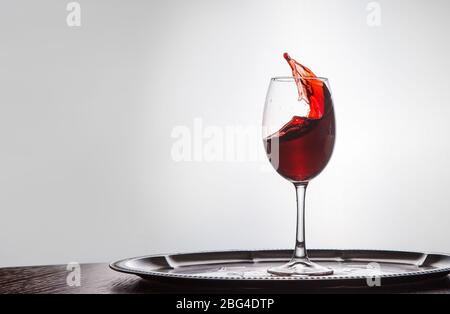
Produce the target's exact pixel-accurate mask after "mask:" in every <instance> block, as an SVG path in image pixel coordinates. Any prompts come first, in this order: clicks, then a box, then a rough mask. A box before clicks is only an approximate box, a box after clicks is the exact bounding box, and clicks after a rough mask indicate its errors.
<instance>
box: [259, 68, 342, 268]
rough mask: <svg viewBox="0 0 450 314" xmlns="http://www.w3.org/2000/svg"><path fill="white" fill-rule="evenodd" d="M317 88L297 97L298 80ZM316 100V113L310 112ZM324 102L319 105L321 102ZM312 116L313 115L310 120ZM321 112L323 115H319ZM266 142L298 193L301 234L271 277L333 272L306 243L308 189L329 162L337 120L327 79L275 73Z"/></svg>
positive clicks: (275, 162)
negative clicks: (313, 259) (312, 257)
mask: <svg viewBox="0 0 450 314" xmlns="http://www.w3.org/2000/svg"><path fill="white" fill-rule="evenodd" d="M300 82H301V83H302V84H306V85H305V86H309V87H311V86H313V87H314V88H313V89H311V88H309V90H310V91H314V90H315V91H316V92H317V91H319V94H320V95H315V96H317V97H316V99H312V100H311V101H310V102H309V103H308V100H307V99H308V98H304V99H301V98H299V97H298V90H297V87H298V84H299V83H300ZM313 101H314V105H315V106H316V107H315V108H316V109H317V108H320V111H321V112H319V113H320V114H319V115H318V111H317V110H315V112H314V115H311V113H312V110H313V109H314V108H313V107H312V105H313ZM318 102H320V103H318ZM312 116H313V118H312ZM319 116H320V118H318V117H319ZM263 139H264V140H263V141H264V146H265V149H266V153H267V156H268V158H269V161H270V162H271V164H272V166H273V167H274V168H275V170H276V171H277V172H278V173H279V174H280V175H281V176H282V177H284V178H285V179H287V180H289V181H290V182H292V183H293V184H294V186H295V190H296V193H297V235H296V241H295V249H294V254H293V256H292V258H291V260H290V261H289V262H288V263H287V264H284V265H281V266H277V267H273V268H270V269H268V272H269V273H270V274H273V275H281V276H291V275H314V276H319V275H331V274H332V273H333V270H331V269H329V268H326V267H324V266H321V265H318V264H316V263H314V262H311V261H310V260H309V258H308V254H307V250H306V242H305V193H306V187H307V186H308V183H309V181H310V180H311V179H313V178H314V177H316V176H317V175H318V174H319V173H320V172H321V171H322V170H323V169H324V168H325V166H326V165H327V163H328V161H329V160H330V158H331V154H332V152H333V147H334V141H335V118H334V109H333V101H332V98H331V92H330V88H329V83H328V80H327V79H326V78H320V77H275V78H272V79H271V81H270V85H269V89H268V92H267V97H266V102H265V106H264V117H263Z"/></svg>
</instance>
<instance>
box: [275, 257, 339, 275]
mask: <svg viewBox="0 0 450 314" xmlns="http://www.w3.org/2000/svg"><path fill="white" fill-rule="evenodd" d="M267 272H268V273H269V274H272V275H277V276H327V275H332V274H333V270H332V269H330V268H327V267H324V266H321V265H319V264H316V263H313V262H311V261H310V260H309V259H308V258H306V259H298V258H297V259H292V260H291V261H290V262H289V263H286V264H284V265H281V266H277V267H272V268H269V269H268V270H267Z"/></svg>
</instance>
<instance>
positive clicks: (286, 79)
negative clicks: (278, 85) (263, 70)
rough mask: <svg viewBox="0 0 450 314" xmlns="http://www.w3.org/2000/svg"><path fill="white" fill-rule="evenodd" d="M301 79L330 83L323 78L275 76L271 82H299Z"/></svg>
mask: <svg viewBox="0 0 450 314" xmlns="http://www.w3.org/2000/svg"><path fill="white" fill-rule="evenodd" d="M299 79H304V80H317V81H323V82H328V78H326V77H321V76H303V77H301V76H275V77H272V78H271V79H270V80H271V81H275V82H291V81H295V80H299Z"/></svg>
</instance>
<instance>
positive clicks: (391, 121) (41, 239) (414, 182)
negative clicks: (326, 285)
mask: <svg viewBox="0 0 450 314" xmlns="http://www.w3.org/2000/svg"><path fill="white" fill-rule="evenodd" d="M68 2H69V1H61V0H53V1H50V0H40V1H31V0H27V1H21V0H20V1H18V0H14V1H12V0H10V1H2V2H1V7H0V45H1V46H0V211H1V216H0V266H12V265H28V264H56V263H67V262H70V261H78V262H94V261H98V262H109V261H112V260H115V259H118V258H124V257H129V256H136V255H144V254H151V253H162V252H176V251H195V250H218V249H236V248H244V249H247V248H249V249H250V248H282V247H283V248H284V247H286V248H290V247H291V246H292V245H293V237H294V227H295V226H294V223H295V210H294V206H295V205H294V202H295V196H294V189H293V188H292V187H291V185H290V184H289V183H288V182H287V181H285V180H283V179H282V178H281V177H279V176H278V175H277V174H276V173H275V172H274V171H269V172H267V171H266V172H264V171H261V167H260V166H261V162H259V163H258V162H255V161H247V162H210V163H205V162H174V161H173V160H172V157H171V148H172V145H173V144H174V141H175V140H174V139H173V138H171V136H170V135H171V132H172V130H173V129H174V127H176V126H177V125H185V126H188V127H192V125H193V121H194V119H195V118H201V119H202V121H203V124H204V125H213V126H219V127H223V126H227V125H244V126H248V125H250V126H251V125H253V126H259V125H260V123H261V118H262V110H263V104H264V98H265V93H266V89H267V86H268V83H269V78H270V77H271V76H275V75H289V74H290V72H289V68H288V65H287V64H286V63H285V61H284V60H283V59H282V53H283V52H284V51H288V52H289V53H290V54H291V55H292V56H293V57H294V58H296V59H298V60H299V61H300V62H302V63H303V64H305V65H307V66H309V67H310V68H312V69H313V70H314V71H315V72H316V74H318V75H321V76H326V77H328V78H329V79H330V83H331V87H332V91H333V95H334V100H335V109H336V114H337V143H336V148H335V152H334V155H333V157H332V160H331V162H330V164H329V165H328V167H327V169H325V171H324V172H323V173H322V174H321V175H320V176H319V177H318V178H317V179H315V180H314V181H313V182H312V183H311V184H310V187H309V190H308V195H307V223H308V225H307V241H308V245H309V247H311V248H313V247H314V248H373V249H401V250H423V251H440V252H450V243H449V241H448V239H449V236H450V229H449V219H450V210H449V207H450V197H449V192H448V189H449V186H450V170H449V163H450V161H449V155H450V141H449V140H448V134H449V129H448V128H449V121H450V120H449V119H450V104H449V101H448V90H449V85H450V78H449V75H448V73H449V69H450V61H449V57H448V56H449V55H450V46H449V41H448V38H449V29H450V19H449V18H448V16H449V13H450V2H448V1H446V0H433V1H425V0H422V1H419V0H415V1H411V0H408V1H407V0H390V1H387V0H385V1H379V2H378V3H379V4H380V5H381V9H382V10H381V14H382V15H381V26H380V27H370V26H368V25H367V23H366V19H367V15H368V14H369V12H368V11H366V6H367V4H368V3H369V1H364V0H345V1H332V0H329V1H324V0H320V1H306V0H305V1H300V0H295V1H294V0H293V1H279V0H278V1H260V0H255V1H248V0H246V1H225V0H220V1H217V0H216V1H206V0H204V1H192V0H190V1H182V0H176V1H162V0H161V1H106V0H104V1H101V0H89V1H79V2H80V4H81V22H82V25H81V27H80V28H70V27H68V26H67V24H66V16H67V14H68V12H67V11H66V4H67V3H68Z"/></svg>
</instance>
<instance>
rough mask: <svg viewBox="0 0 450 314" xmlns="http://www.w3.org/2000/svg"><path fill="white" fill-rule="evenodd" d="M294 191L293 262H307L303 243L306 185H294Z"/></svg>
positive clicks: (304, 243)
mask: <svg viewBox="0 0 450 314" xmlns="http://www.w3.org/2000/svg"><path fill="white" fill-rule="evenodd" d="M294 185H295V191H296V194H297V236H296V239H295V250H294V256H293V257H292V259H293V260H308V255H307V253H306V242H305V196H306V187H307V186H308V182H306V183H295V184H294Z"/></svg>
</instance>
